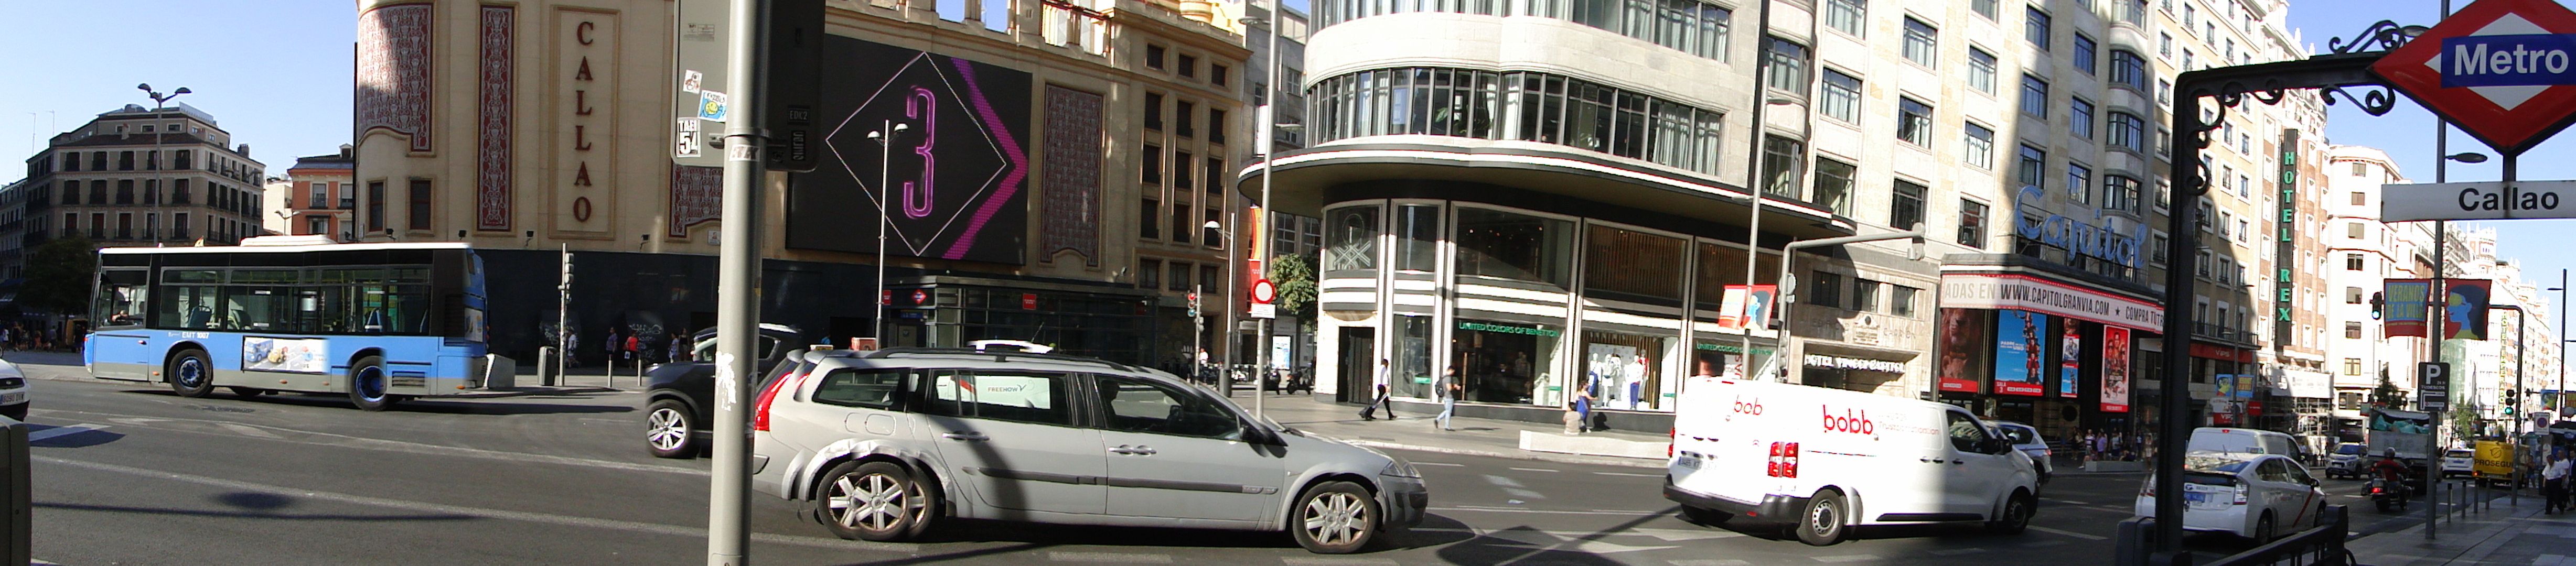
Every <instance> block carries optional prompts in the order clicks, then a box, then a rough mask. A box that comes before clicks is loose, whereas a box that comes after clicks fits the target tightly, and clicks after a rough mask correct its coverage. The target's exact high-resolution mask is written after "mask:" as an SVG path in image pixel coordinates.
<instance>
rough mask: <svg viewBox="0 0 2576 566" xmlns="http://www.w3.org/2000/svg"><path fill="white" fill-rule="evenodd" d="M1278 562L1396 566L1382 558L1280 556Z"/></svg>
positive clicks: (1311, 565)
mask: <svg viewBox="0 0 2576 566" xmlns="http://www.w3.org/2000/svg"><path fill="white" fill-rule="evenodd" d="M1279 562H1280V563H1283V564H1287V565H1288V566H1396V565H1397V564H1398V562H1396V561H1394V560H1388V559H1384V558H1323V557H1316V556H1282V557H1279Z"/></svg>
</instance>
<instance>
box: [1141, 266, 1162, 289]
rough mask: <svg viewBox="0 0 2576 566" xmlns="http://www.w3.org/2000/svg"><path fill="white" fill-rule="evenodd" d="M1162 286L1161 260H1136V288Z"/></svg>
mask: <svg viewBox="0 0 2576 566" xmlns="http://www.w3.org/2000/svg"><path fill="white" fill-rule="evenodd" d="M1162 286H1163V260H1159V259H1141V258H1140V259H1137V260H1136V288H1138V289H1147V290H1152V289H1156V288H1160V287H1162Z"/></svg>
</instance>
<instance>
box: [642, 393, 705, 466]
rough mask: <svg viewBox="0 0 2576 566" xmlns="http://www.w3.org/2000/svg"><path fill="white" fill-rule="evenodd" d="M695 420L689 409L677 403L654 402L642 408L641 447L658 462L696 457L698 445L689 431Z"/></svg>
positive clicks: (669, 400)
mask: <svg viewBox="0 0 2576 566" xmlns="http://www.w3.org/2000/svg"><path fill="white" fill-rule="evenodd" d="M696 420H697V419H696V418H695V417H693V416H691V414H690V413H689V406H688V405H686V404H683V403H681V402H679V401H678V400H675V399H663V400H660V401H654V402H653V404H651V405H646V406H645V407H644V445H645V446H646V447H648V448H652V449H653V455H654V456H658V457H662V458H692V457H696V456H697V455H698V442H697V439H695V438H692V437H691V433H692V431H691V430H690V427H692V426H695V425H696Z"/></svg>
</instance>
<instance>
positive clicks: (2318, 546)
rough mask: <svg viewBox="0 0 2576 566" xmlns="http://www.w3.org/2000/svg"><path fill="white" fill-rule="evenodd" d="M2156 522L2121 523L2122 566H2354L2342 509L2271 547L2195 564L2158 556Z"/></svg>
mask: <svg viewBox="0 0 2576 566" xmlns="http://www.w3.org/2000/svg"><path fill="white" fill-rule="evenodd" d="M2155 522H2156V520H2155V518H2153V517H2137V518H2133V519H2129V520H2126V521H2121V522H2120V529H2119V532H2118V533H2117V535H2116V536H2117V538H2116V539H2115V540H2114V543H2113V545H2114V546H2113V553H2114V554H2113V555H2114V560H2115V563H2116V564H2119V565H2120V566H2147V565H2150V564H2157V565H2163V564H2199V565H2201V566H2254V565H2258V564H2263V565H2275V564H2277V565H2288V566H2347V565H2350V564H2353V556H2352V551H2351V550H2348V549H2345V548H2344V539H2345V538H2347V537H2349V536H2350V535H2351V533H2352V514H2351V512H2350V511H2348V510H2346V509H2345V508H2344V506H2342V505H2327V506H2326V508H2325V512H2324V513H2323V514H2322V515H2320V516H2319V517H2318V522H2317V526H2316V527H2314V528H2310V529H2308V530H2304V531H2299V532H2296V533H2290V534H2288V535H2283V536H2282V537H2281V538H2278V539H2274V540H2273V541H2272V542H2270V543H2266V544H2264V545H2262V546H2257V547H2254V548H2252V549H2248V550H2246V551H2244V552H2239V553H2236V554H2232V555H2228V556H2224V557H2220V558H2215V559H2211V560H2209V561H2208V562H2200V561H2198V560H2194V559H2193V557H2190V556H2157V555H2154V552H2155V548H2156V545H2155V541H2154V540H2153V539H2154V536H2155V532H2156V528H2155Z"/></svg>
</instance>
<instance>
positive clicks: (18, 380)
mask: <svg viewBox="0 0 2576 566" xmlns="http://www.w3.org/2000/svg"><path fill="white" fill-rule="evenodd" d="M32 404H33V403H30V402H28V401H27V374H25V373H20V372H19V371H18V364H13V363H9V361H8V360H0V417H9V418H10V419H13V420H19V421H24V420H27V406H28V405H32Z"/></svg>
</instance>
